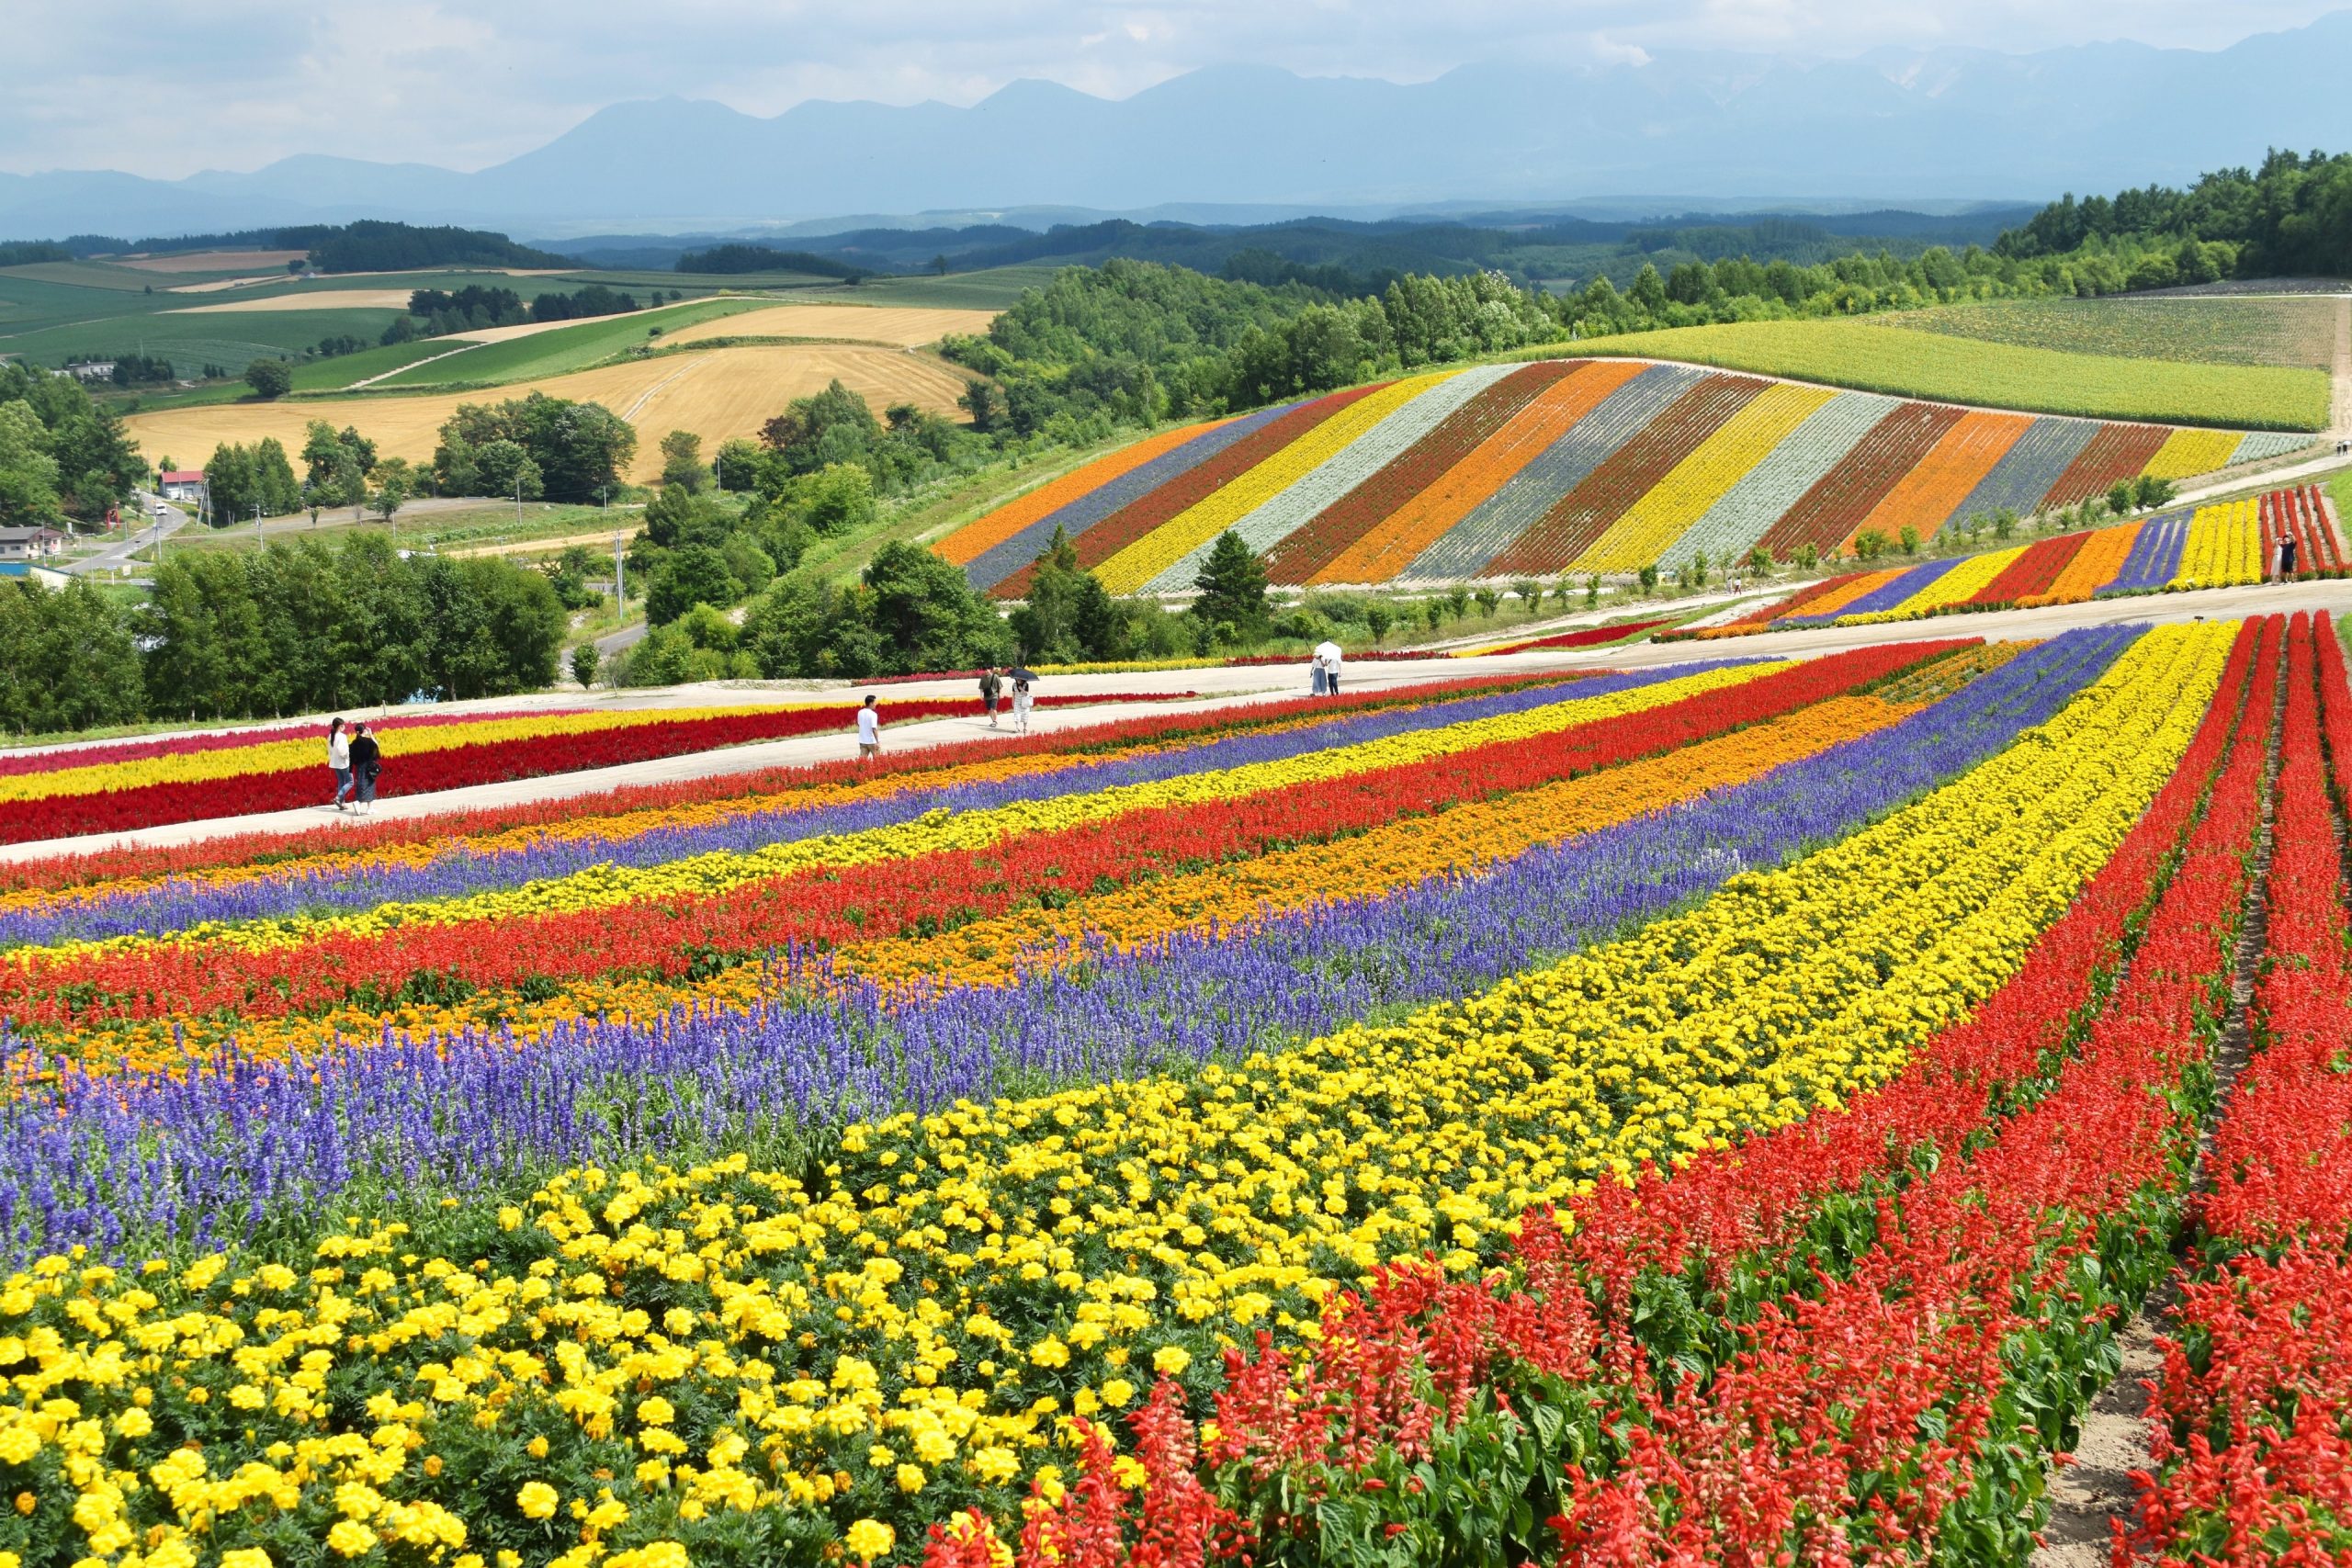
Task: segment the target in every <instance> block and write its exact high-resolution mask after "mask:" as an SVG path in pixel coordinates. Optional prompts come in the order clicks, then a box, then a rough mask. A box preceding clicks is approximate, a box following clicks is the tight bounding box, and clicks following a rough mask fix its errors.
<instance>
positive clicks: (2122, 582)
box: [2098, 512, 2190, 593]
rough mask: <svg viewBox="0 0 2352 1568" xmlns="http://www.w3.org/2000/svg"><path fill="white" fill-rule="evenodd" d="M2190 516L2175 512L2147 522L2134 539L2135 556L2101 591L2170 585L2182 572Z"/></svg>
mask: <svg viewBox="0 0 2352 1568" xmlns="http://www.w3.org/2000/svg"><path fill="white" fill-rule="evenodd" d="M2189 517H2190V513H2186V512H2174V513H2167V514H2165V516H2162V517H2151V518H2150V519H2148V521H2147V522H2145V523H2143V524H2142V525H2140V532H2139V533H2138V534H2137V535H2136V536H2133V538H2132V540H2131V554H2129V555H2127V556H2125V557H2124V558H2123V565H2122V566H2121V568H2120V569H2119V570H2117V571H2116V574H2115V576H2114V577H2113V578H2111V579H2109V581H2107V582H2106V583H2105V584H2103V585H2102V586H2101V587H2100V588H2099V590H2098V592H2100V593H2129V592H2133V591H2135V590H2139V589H2147V588H2162V587H2163V586H2164V585H2165V583H2167V582H2170V581H2172V580H2173V578H2174V576H2175V575H2176V574H2177V573H2178V572H2179V570H2180V558H2181V553H2182V552H2183V551H2184V550H2186V549H2187V548H2188V520H2189Z"/></svg>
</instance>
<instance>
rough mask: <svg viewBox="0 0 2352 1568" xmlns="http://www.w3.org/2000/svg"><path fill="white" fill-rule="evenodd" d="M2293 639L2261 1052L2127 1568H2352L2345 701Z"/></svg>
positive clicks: (2224, 1146)
mask: <svg viewBox="0 0 2352 1568" xmlns="http://www.w3.org/2000/svg"><path fill="white" fill-rule="evenodd" d="M2297 632H2298V634H2299V635H2298V637H2297V639H2296V644H2295V649H2294V652H2295V658H2294V661H2293V663H2292V665H2291V666H2290V682H2291V689H2290V695H2289V699H2288V709H2287V725H2286V730H2285V734H2284V736H2283V744H2282V747H2281V757H2280V767H2279V776H2278V810H2277V814H2276V818H2275V822H2274V825H2273V829H2272V851H2271V876H2270V890H2271V891H2270V901H2269V931H2268V937H2267V953H2266V954H2265V964H2264V972H2263V976H2262V979H2261V982H2260V985H2259V987H2258V988H2257V990H2256V997H2255V1004H2254V1007H2253V1010H2252V1016H2251V1018H2250V1022H2251V1023H2252V1024H2253V1025H2255V1028H2254V1030H2253V1033H2254V1035H2255V1038H2256V1040H2257V1041H2258V1042H2259V1043H2260V1044H2261V1049H2260V1050H2259V1051H2258V1052H2257V1053H2256V1055H2255V1056H2254V1057H2253V1060H2252V1061H2251V1063H2250V1064H2249V1066H2247V1068H2246V1070H2245V1072H2244V1073H2243V1074H2242V1075H2241V1077H2239V1080H2238V1083H2237V1086H2236V1089H2235V1091H2234V1092H2233V1095H2232V1098H2231V1100H2230V1103H2229V1108H2228V1112H2227V1114H2226V1116H2225V1117H2224V1118H2223V1120H2222V1124H2221V1126H2220V1127H2219V1129H2217V1130H2216V1133H2215V1134H2214V1139H2213V1149H2212V1154H2211V1169H2212V1174H2213V1181H2214V1186H2213V1190H2212V1191H2211V1193H2210V1194H2208V1195H2207V1196H2206V1198H2205V1199H2204V1201H2203V1202H2202V1205H2201V1213H2200V1219H2201V1222H2202V1226H2203V1230H2204V1233H2205V1237H2204V1241H2203V1243H2202V1246H2201V1247H2200V1249H2199V1259H2198V1266H2197V1267H2196V1268H2195V1269H2194V1271H2193V1274H2194V1277H2192V1278H2191V1280H2189V1281H2188V1283H2187V1284H2186V1285H2185V1286H2184V1287H2183V1289H2182V1292H2181V1299H2180V1303H2179V1307H2178V1310H2177V1321H2178V1322H2179V1323H2180V1324H2181V1325H2183V1327H2184V1328H2185V1330H2186V1333H2185V1336H2184V1339H2185V1343H2167V1345H2166V1346H2165V1365H2164V1371H2163V1374H2162V1376H2161V1378H2160V1379H2159V1381H2158V1382H2157V1383H2156V1384H2155V1385H2154V1393H2155V1398H2154V1404H2153V1405H2152V1407H2151V1416H2152V1418H2153V1422H2154V1426H2153V1429H2152V1431H2151V1433H2150V1447H2151V1450H2152V1452H2153V1454H2154V1459H2155V1461H2156V1472H2155V1473H2154V1475H2143V1476H2141V1477H2140V1482H2141V1499H2140V1513H2139V1518H2138V1520H2137V1523H2136V1528H2135V1529H2133V1530H2132V1531H2131V1532H2130V1533H2128V1534H2127V1533H2124V1532H2121V1531H2120V1530H2119V1533H2118V1538H2117V1542H2116V1558H2117V1561H2118V1562H2129V1561H2131V1559H2132V1555H2133V1550H2134V1548H2138V1549H2141V1550H2143V1551H2154V1552H2156V1553H2158V1554H2159V1555H2160V1558H2161V1560H2162V1561H2163V1562H2167V1563H2182V1564H2188V1563H2192V1562H2195V1563H2207V1562H2233V1563H2235V1562H2343V1561H2345V1560H2346V1555H2347V1554H2352V1255H2347V1247H2352V1074H2347V1073H2346V1070H2345V1065H2344V1053H2345V1049H2346V1044H2347V1043H2352V964H2347V962H2346V942H2347V941H2348V940H2352V928H2347V923H2346V919H2345V907H2344V893H2343V875H2344V861H2343V856H2342V854H2341V852H2339V849H2338V845H2337V840H2336V822H2337V817H2336V806H2337V805H2339V804H2341V803H2342V802H2343V800H2344V785H2345V784H2346V781H2347V778H2352V772H2347V770H2352V692H2347V689H2346V684H2345V672H2344V658H2343V653H2342V651H2341V649H2340V648H2339V647H2338V645H2337V643H2336V641H2335V637H2333V636H2332V635H2330V628H2329V626H2328V624H2327V618H2326V617H2325V616H2324V615H2323V616H2321V617H2320V624H2319V626H2318V628H2317V637H2316V638H2315V639H2313V638H2312V637H2307V636H2304V635H2302V634H2303V632H2304V627H2303V626H2301V624H2300V619H2299V624H2298V626H2297ZM2314 640H2315V642H2316V648H2314V646H2313V643H2314ZM2314 654H2316V658H2314ZM2314 676H2316V680H2314ZM2323 731H2324V734H2325V739H2326V756H2325V758H2323V754H2322V749H2321V736H2322V733H2323ZM2328 760H2332V761H2333V762H2334V773H2335V783H2336V785H2337V789H2336V793H2335V801H2334V802H2331V799H2330V791H2329V787H2328V783H2329V780H2328V768H2327V767H2326V761H2328Z"/></svg>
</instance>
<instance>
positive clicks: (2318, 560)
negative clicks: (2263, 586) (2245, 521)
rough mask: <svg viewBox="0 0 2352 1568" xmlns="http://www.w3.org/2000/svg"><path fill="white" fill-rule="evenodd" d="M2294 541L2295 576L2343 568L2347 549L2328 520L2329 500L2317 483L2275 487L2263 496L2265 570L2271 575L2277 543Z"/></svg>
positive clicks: (2276, 563) (2276, 561) (2263, 565)
mask: <svg viewBox="0 0 2352 1568" xmlns="http://www.w3.org/2000/svg"><path fill="white" fill-rule="evenodd" d="M2281 539H2292V540H2294V541H2295V575H2296V576H2297V577H2312V576H2318V575H2323V574H2326V573H2330V572H2337V571H2341V570H2343V568H2344V564H2345V561H2344V551H2343V547H2341V545H2339V544H2338V542H2337V540H2336V537H2335V528H2334V526H2332V525H2330V523H2329V522H2328V514H2327V502H2326V501H2325V500H2324V498H2323V497H2322V495H2321V493H2320V488H2319V486H2317V485H2300V486H2297V487H2296V488H2294V489H2292V490H2274V491H2268V492H2267V493H2266V494H2265V495H2264V496H2263V498H2262V573H2263V575H2264V576H2265V577H2268V576H2271V575H2272V574H2273V573H2274V572H2275V571H2276V570H2277V568H2278V543H2279V541H2280V540H2281Z"/></svg>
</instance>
